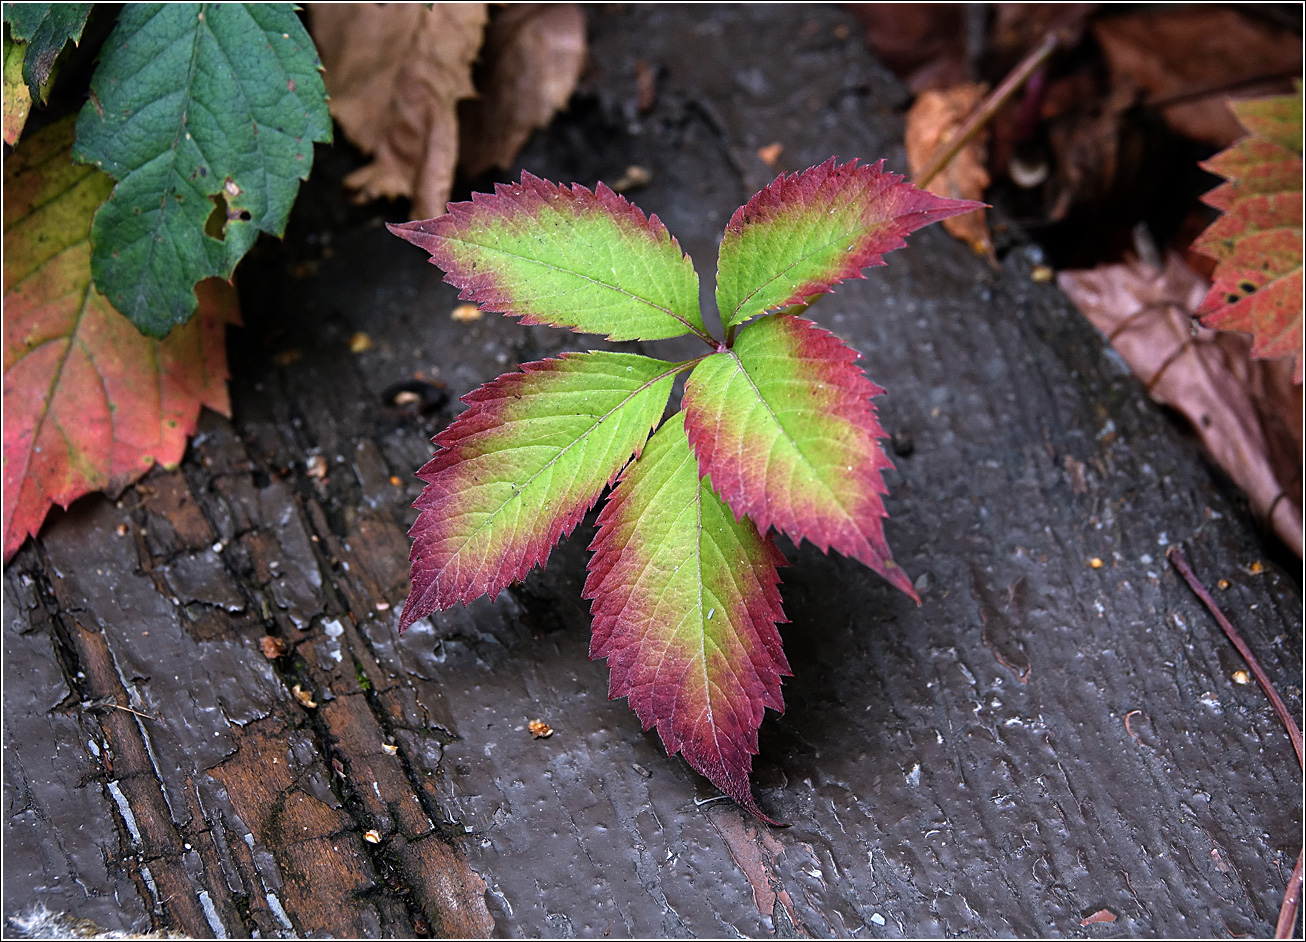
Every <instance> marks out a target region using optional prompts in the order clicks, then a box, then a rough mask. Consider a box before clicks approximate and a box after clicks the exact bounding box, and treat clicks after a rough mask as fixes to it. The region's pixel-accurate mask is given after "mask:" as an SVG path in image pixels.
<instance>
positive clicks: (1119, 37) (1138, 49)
mask: <svg viewBox="0 0 1306 942" xmlns="http://www.w3.org/2000/svg"><path fill="white" fill-rule="evenodd" d="M1092 29H1093V36H1094V38H1096V39H1097V42H1098V44H1099V45H1100V47H1101V49H1102V51H1103V53H1104V54H1105V56H1106V60H1107V65H1108V67H1109V68H1110V71H1111V80H1112V84H1113V85H1115V86H1121V85H1129V86H1131V87H1132V88H1135V89H1138V90H1141V91H1142V92H1143V93H1144V94H1145V96H1146V98H1145V100H1146V101H1147V102H1149V103H1151V104H1154V105H1156V106H1158V107H1159V108H1160V111H1161V116H1162V118H1164V120H1165V121H1166V123H1167V124H1168V125H1169V126H1170V128H1171V129H1172V130H1173V131H1175V132H1176V133H1178V134H1183V135H1185V136H1186V137H1191V138H1194V139H1195V140H1199V141H1205V142H1206V143H1208V144H1211V145H1213V146H1216V147H1224V146H1226V145H1228V144H1229V143H1231V142H1232V141H1233V140H1234V139H1235V138H1238V137H1241V136H1242V129H1241V128H1240V127H1239V126H1238V123H1237V122H1236V121H1235V120H1234V119H1233V116H1232V115H1231V114H1229V110H1228V108H1226V107H1225V99H1226V98H1227V97H1228V94H1229V92H1230V91H1231V90H1233V89H1237V90H1238V94H1239V96H1240V97H1242V96H1248V97H1250V96H1254V95H1258V94H1267V93H1270V92H1273V91H1275V90H1283V91H1286V90H1287V89H1286V88H1279V87H1278V86H1277V85H1275V84H1274V80H1276V79H1278V80H1279V82H1282V81H1283V80H1284V76H1291V75H1298V74H1300V73H1301V38H1300V36H1293V35H1291V34H1290V33H1288V32H1287V31H1285V30H1277V29H1274V28H1273V27H1270V26H1268V25H1266V24H1264V23H1262V22H1260V21H1258V20H1255V19H1253V18H1251V17H1248V16H1245V15H1243V14H1242V13H1241V12H1239V11H1237V10H1233V9H1229V8H1228V7H1225V6H1219V5H1216V4H1192V5H1185V6H1169V7H1161V8H1160V9H1147V10H1143V11H1140V12H1137V13H1128V14H1125V15H1123V16H1104V17H1101V18H1099V19H1097V20H1095V22H1094V23H1093V27H1092ZM1266 80H1270V82H1271V84H1269V85H1266V84H1265V81H1266Z"/></svg>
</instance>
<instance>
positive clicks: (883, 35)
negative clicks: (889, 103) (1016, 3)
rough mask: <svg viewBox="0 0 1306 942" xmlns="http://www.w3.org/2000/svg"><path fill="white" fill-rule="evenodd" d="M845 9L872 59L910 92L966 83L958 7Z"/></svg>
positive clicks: (862, 5)
mask: <svg viewBox="0 0 1306 942" xmlns="http://www.w3.org/2000/svg"><path fill="white" fill-rule="evenodd" d="M849 9H850V10H851V11H852V12H853V13H854V14H855V15H856V17H857V19H859V20H860V21H861V24H862V27H863V28H864V29H865V30H866V44H867V45H868V46H870V47H871V49H872V50H873V51H874V52H875V55H876V57H877V58H878V59H879V60H880V61H881V62H883V63H884V64H885V65H886V66H888V68H889V69H891V70H892V71H893V72H894V73H895V74H897V76H898V77H899V78H901V79H902V80H903V81H904V82H906V83H907V85H908V86H909V87H910V88H911V89H912V90H913V91H921V90H923V89H926V88H946V87H947V86H949V85H954V84H956V83H957V82H962V81H965V79H966V40H965V36H964V20H963V9H962V5H961V4H960V3H856V4H849Z"/></svg>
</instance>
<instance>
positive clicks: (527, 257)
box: [390, 173, 708, 340]
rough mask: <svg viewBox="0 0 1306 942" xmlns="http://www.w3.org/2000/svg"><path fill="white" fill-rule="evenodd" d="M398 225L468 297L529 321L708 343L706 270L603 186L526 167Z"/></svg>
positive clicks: (616, 336)
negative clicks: (703, 292)
mask: <svg viewBox="0 0 1306 942" xmlns="http://www.w3.org/2000/svg"><path fill="white" fill-rule="evenodd" d="M390 231H391V232H393V233H394V234H395V235H397V236H399V237H400V238H401V239H407V240H408V241H409V242H412V243H413V244H414V245H417V246H420V247H422V248H424V249H426V251H428V252H430V253H431V264H433V265H438V266H440V268H441V269H443V270H444V272H445V281H447V282H449V283H450V284H452V285H456V286H457V287H458V288H460V289H461V291H462V293H461V295H460V297H461V298H463V299H464V300H471V301H475V302H476V303H477V304H479V305H480V306H481V307H482V308H483V309H485V310H487V311H498V312H502V313H505V314H511V315H513V316H514V317H520V318H521V319H522V323H525V324H549V325H552V326H554V327H569V328H571V329H572V330H575V331H579V332H581V333H591V334H607V335H608V339H609V340H660V339H663V338H666V337H678V336H680V335H682V334H688V333H695V334H698V335H699V336H700V337H702V338H704V339H705V340H706V339H708V335H707V331H706V330H704V328H703V318H702V315H701V314H700V313H699V309H698V275H696V274H695V273H694V266H693V265H692V264H691V263H690V261H689V259H688V258H687V257H686V256H685V253H684V252H682V251H681V250H680V245H679V243H677V242H676V240H675V239H673V238H672V237H671V235H670V234H669V233H668V232H667V230H666V227H665V226H663V225H662V223H661V221H660V220H659V219H658V217H657V216H653V217H652V218H646V217H645V216H644V214H643V213H642V212H640V211H639V210H638V209H637V208H635V207H634V206H632V205H631V204H630V203H629V202H627V200H626V199H625V198H624V197H621V196H618V195H617V194H615V193H613V192H612V191H611V190H610V189H608V188H607V187H606V186H604V185H603V184H602V183H600V184H599V185H598V187H597V188H596V189H595V190H594V192H592V193H591V192H590V191H589V190H587V189H586V188H585V187H583V186H579V185H577V186H573V187H571V188H567V187H565V186H558V185H557V184H554V183H549V182H548V181H546V180H541V179H540V178H539V177H534V176H531V175H530V174H529V173H523V174H522V180H521V183H520V184H509V185H504V184H499V185H496V186H495V188H494V193H493V194H488V193H477V194H475V195H473V196H472V200H471V202H469V203H452V204H450V206H449V212H448V213H447V214H445V215H443V216H437V217H435V218H434V219H422V220H418V221H416V222H409V223H404V224H402V225H392V226H390Z"/></svg>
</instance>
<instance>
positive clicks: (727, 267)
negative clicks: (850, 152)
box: [716, 157, 984, 327]
mask: <svg viewBox="0 0 1306 942" xmlns="http://www.w3.org/2000/svg"><path fill="white" fill-rule="evenodd" d="M883 167H884V161H882V160H881V161H880V162H879V163H877V164H875V165H873V166H865V167H863V166H858V165H857V161H855V160H853V161H849V162H848V163H846V164H842V165H840V164H837V163H836V162H835V159H834V158H833V157H831V158H830V159H829V160H827V161H826V162H825V163H823V164H821V165H820V166H817V167H811V168H810V169H808V170H804V171H802V172H801V173H791V174H789V175H787V176H786V175H785V174H781V175H780V176H779V177H777V178H776V180H775V182H774V183H772V184H771V185H770V186H768V187H767V188H766V189H764V190H762V191H761V192H760V193H758V194H757V195H756V196H754V197H753V198H752V199H750V200H749V201H748V202H747V203H746V204H745V205H743V206H741V207H739V209H738V210H737V211H736V212H735V214H734V216H733V217H731V219H730V224H729V225H728V226H727V227H726V234H725V238H724V239H723V240H722V242H721V257H720V261H719V262H718V263H717V288H716V302H717V308H718V309H719V310H720V312H721V322H722V323H723V324H724V325H725V326H726V327H735V326H737V325H739V324H742V323H744V322H745V321H747V320H748V319H749V318H752V317H755V316H757V315H758V314H761V313H763V312H765V311H772V310H776V309H779V308H784V307H788V306H789V305H791V304H801V303H803V302H805V301H808V300H809V299H810V298H812V296H814V295H818V294H823V293H825V292H827V291H832V290H833V289H834V286H835V285H836V284H838V283H839V282H841V281H844V280H846V279H848V278H861V277H863V275H862V269H863V268H867V267H868V266H872V265H883V264H884V259H883V256H884V254H885V253H886V252H890V251H892V250H893V249H899V248H902V247H903V246H904V245H906V244H907V243H906V239H905V237H906V236H907V234H908V233H910V232H914V231H915V230H917V229H919V228H921V227H922V226H926V225H929V224H930V223H932V222H936V221H938V220H940V219H946V218H947V217H949V216H958V215H961V214H962V213H969V212H971V211H973V210H976V209H980V208H981V207H982V206H983V205H984V204H983V203H976V202H973V201H971V200H950V199H944V198H942V197H938V196H935V195H934V194H933V193H929V192H926V191H925V190H918V189H917V188H916V187H914V186H912V185H911V184H910V183H907V182H905V181H904V180H903V178H902V177H901V176H899V175H897V174H894V173H886V172H885V171H884V169H883Z"/></svg>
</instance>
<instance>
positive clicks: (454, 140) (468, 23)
mask: <svg viewBox="0 0 1306 942" xmlns="http://www.w3.org/2000/svg"><path fill="white" fill-rule="evenodd" d="M309 11H310V22H311V26H312V32H313V38H314V41H315V42H316V43H317V48H318V52H319V54H320V55H321V57H322V63H323V65H324V67H325V69H326V75H325V78H326V85H327V91H328V92H329V93H330V95H331V114H332V116H333V117H335V119H336V120H337V121H339V122H340V127H341V129H342V130H344V132H345V136H346V137H348V138H349V140H350V141H352V142H353V143H354V144H356V145H357V146H358V147H359V148H361V149H362V150H364V151H365V152H367V153H369V154H372V155H373V157H374V159H373V161H372V163H370V164H368V165H367V166H366V167H363V168H361V169H359V170H356V171H354V172H353V173H351V174H350V175H349V176H348V177H347V178H346V179H345V184H346V185H347V186H348V187H350V188H351V189H353V190H355V191H357V193H358V196H359V198H360V199H362V200H369V199H375V198H377V197H380V196H385V197H400V196H402V197H409V198H411V199H412V201H413V209H412V213H413V218H414V219H422V218H426V217H429V216H438V215H440V214H441V213H443V212H444V211H445V204H446V203H447V202H448V199H449V189H450V185H451V184H452V182H453V174H454V168H455V166H456V165H457V161H458V119H457V105H458V102H459V101H460V100H462V99H465V98H470V97H472V96H473V95H475V94H476V92H475V89H474V88H473V87H472V77H471V73H472V63H473V61H474V60H475V59H476V56H477V52H478V51H479V49H480V48H481V40H482V35H483V31H484V27H485V22H486V5H485V4H483V3H436V4H433V5H432V6H431V8H430V9H428V8H427V6H426V5H425V4H417V3H414V4H384V5H383V4H372V3H330V4H327V3H315V4H311V5H310V7H309Z"/></svg>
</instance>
